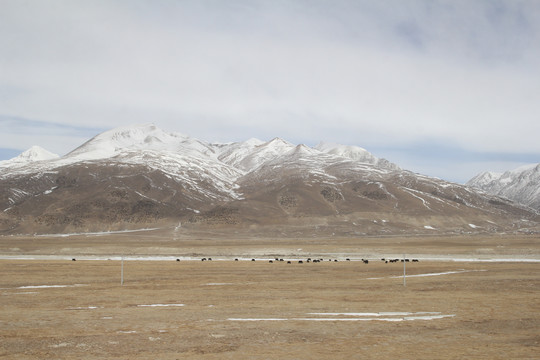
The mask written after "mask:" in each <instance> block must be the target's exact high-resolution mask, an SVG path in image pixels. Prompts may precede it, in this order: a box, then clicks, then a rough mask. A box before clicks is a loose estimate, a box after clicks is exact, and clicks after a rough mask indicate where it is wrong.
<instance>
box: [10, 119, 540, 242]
mask: <svg viewBox="0 0 540 360" xmlns="http://www.w3.org/2000/svg"><path fill="white" fill-rule="evenodd" d="M0 210H1V211H0V233H1V234H44V233H45V234H51V233H69V232H78V233H79V232H93V231H94V232H95V231H117V230H127V229H140V228H150V227H151V228H155V227H159V228H167V229H170V230H171V231H172V232H174V236H175V237H177V236H182V235H186V236H187V235H193V234H201V236H209V234H210V235H211V234H216V233H228V234H234V236H253V237H256V236H266V237H298V236H302V237H306V236H314V237H317V236H370V235H374V236H380V235H400V234H401V235H407V234H457V233H478V232H504V231H510V232H531V231H537V230H538V224H539V223H538V221H539V215H538V213H537V212H536V211H534V210H533V209H531V208H529V207H525V206H521V205H519V204H517V203H515V202H512V201H510V200H508V199H506V198H503V197H500V196H496V195H491V194H487V193H486V192H484V191H477V190H475V189H473V188H471V187H469V186H463V185H459V184H455V183H451V182H447V181H444V180H441V179H436V178H432V177H428V176H424V175H420V174H415V173H413V172H410V171H407V170H404V169H401V168H400V167H399V166H398V165H396V164H393V163H391V162H390V161H388V160H385V159H381V158H377V157H376V156H374V155H372V154H371V153H369V152H368V151H367V150H365V149H362V148H360V147H356V146H345V145H339V144H331V143H320V144H318V145H317V146H314V147H309V146H306V145H302V144H300V145H295V144H291V143H290V142H288V141H286V140H283V139H280V138H275V139H272V140H270V141H261V140H258V139H249V140H247V141H244V142H231V143H209V142H205V141H201V140H198V139H194V138H192V137H189V136H186V135H182V134H179V133H169V132H165V131H163V130H161V129H159V128H157V127H156V126H155V125H153V124H144V125H136V126H129V127H122V128H116V129H112V130H109V131H106V132H104V133H101V134H99V135H97V136H95V137H93V138H92V139H90V140H88V141H87V142H85V143H84V144H82V145H81V146H79V147H78V148H76V149H74V150H73V151H71V152H70V153H68V154H66V155H64V156H61V157H60V156H58V155H55V154H52V153H50V152H48V151H46V150H44V149H41V148H39V147H33V148H31V149H29V150H28V151H25V152H24V153H22V154H21V155H19V156H17V157H16V158H13V159H11V160H6V161H2V162H0Z"/></svg>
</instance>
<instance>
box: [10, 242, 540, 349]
mask: <svg viewBox="0 0 540 360" xmlns="http://www.w3.org/2000/svg"><path fill="white" fill-rule="evenodd" d="M150 235H151V234H147V235H146V236H144V235H141V234H140V235H138V236H129V237H127V236H126V237H122V236H119V237H117V238H116V239H114V240H115V241H111V238H107V237H94V238H91V239H90V238H87V237H83V236H81V237H70V238H53V237H51V238H15V237H5V238H1V239H0V245H1V248H0V253H2V255H11V256H16V255H23V254H27V255H28V254H30V255H36V256H37V255H61V256H73V257H79V260H77V261H71V260H70V259H66V260H41V259H38V260H14V259H4V260H0V272H1V274H2V278H1V280H0V358H5V359H46V358H50V359H104V358H107V359H149V358H154V359H199V358H201V359H202V358H204V359H254V358H257V359H313V358H326V359H345V358H352V359H375V358H377V359H388V358H400V359H464V358H467V359H538V358H539V356H538V354H540V331H539V329H540V263H538V262H453V261H428V260H421V261H420V262H414V263H406V266H407V268H406V270H407V275H408V277H407V282H406V285H407V286H403V279H402V277H400V275H402V274H403V264H402V263H392V264H385V263H384V262H382V261H380V260H371V261H370V262H369V264H364V263H362V262H361V261H350V262H349V261H344V259H343V258H340V261H339V262H334V261H328V259H329V258H332V259H334V258H336V257H338V256H342V255H345V254H352V255H351V257H352V258H356V257H358V258H359V257H360V256H361V255H363V254H365V256H362V257H369V256H370V255H372V256H373V257H374V256H379V255H381V254H384V253H386V254H401V253H407V254H408V255H409V254H410V255H411V256H410V257H411V258H412V257H414V256H416V255H418V256H417V257H419V258H422V256H423V257H429V256H430V257H433V256H435V255H445V256H454V255H459V256H458V257H467V256H470V257H474V258H479V257H481V258H486V259H487V258H488V257H493V258H501V257H513V258H518V257H529V258H538V253H539V246H538V245H539V239H538V237H537V236H536V237H534V236H531V237H526V236H524V237H489V236H483V237H472V238H467V237H459V238H458V237H456V238H403V239H397V238H388V239H356V240H355V239H349V240H344V241H337V240H336V241H334V240H328V241H324V240H321V239H318V240H313V239H303V240H302V239H300V240H299V239H294V240H285V239H281V240H275V241H272V240H270V239H268V240H264V239H260V240H258V241H254V242H252V243H251V245H249V246H248V247H244V245H245V243H244V240H234V239H223V240H220V241H218V245H217V246H212V242H211V241H209V240H208V241H207V240H201V239H192V240H189V241H180V242H179V241H176V242H171V241H169V240H163V239H161V240H160V239H157V238H155V239H154V241H152V238H151V236H150ZM121 239H125V240H124V241H121ZM245 242H246V243H247V240H245ZM265 249H266V250H265ZM299 249H301V250H299ZM122 253H123V254H140V255H142V254H145V255H173V254H174V255H177V256H192V255H193V256H198V255H201V254H207V255H206V256H214V258H213V261H204V262H203V261H179V262H178V261H174V260H169V261H124V278H125V283H124V285H123V286H121V285H120V273H121V262H120V261H118V260H104V261H98V260H92V261H84V260H80V257H81V256H89V255H105V254H122ZM249 254H254V255H257V257H258V258H262V257H264V256H267V257H270V256H269V255H271V254H279V256H283V257H289V258H293V257H294V258H296V257H297V256H300V255H301V257H302V258H303V259H306V258H307V257H308V256H309V254H317V255H320V256H322V257H323V258H325V261H323V262H320V263H306V262H305V261H304V263H303V264H299V263H298V262H297V261H291V264H287V261H284V262H274V263H269V262H268V261H262V260H257V261H255V262H252V261H238V262H236V261H234V260H233V259H232V258H231V256H232V257H234V256H236V255H242V256H247V255H249ZM321 254H323V255H321ZM332 254H334V255H332ZM312 257H313V256H312ZM317 257H318V256H317ZM285 260H287V258H286V259H285ZM421 274H431V276H412V275H421ZM45 285H46V286H45ZM53 285H56V286H64V287H52V286H53ZM141 305H153V306H141ZM165 305H168V306H165Z"/></svg>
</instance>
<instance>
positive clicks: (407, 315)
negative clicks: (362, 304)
mask: <svg viewBox="0 0 540 360" xmlns="http://www.w3.org/2000/svg"><path fill="white" fill-rule="evenodd" d="M308 315H320V316H339V315H344V316H354V317H348V318H344V317H341V318H328V317H321V318H290V319H285V318H228V319H227V320H228V321H389V322H399V321H414V320H434V319H443V318H448V317H454V316H455V315H454V314H448V315H444V314H441V313H440V312H415V313H411V312H379V313H308Z"/></svg>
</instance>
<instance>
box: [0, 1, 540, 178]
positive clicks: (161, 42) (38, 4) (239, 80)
mask: <svg viewBox="0 0 540 360" xmlns="http://www.w3.org/2000/svg"><path fill="white" fill-rule="evenodd" d="M539 64H540V1H537V0H523V1H521V0H506V1H505V0H451V1H445V0H425V1H422V0H354V1H349V0H265V1H262V0H260V1H259V0H227V1H222V0H192V1H189V0H185V1H182V0H39V1H38V0H0V160H3V159H8V158H11V157H14V156H16V155H17V154H19V153H20V152H22V151H24V150H26V149H28V148H30V147H31V146H33V145H39V146H41V147H43V148H45V149H47V150H49V151H51V152H53V153H57V154H59V155H64V154H66V153H68V152H69V151H71V150H73V149H74V148H76V147H77V146H79V145H81V144H82V143H84V142H85V141H86V140H88V139H90V138H91V137H93V136H95V135H97V134H98V133H100V132H102V131H105V130H109V129H111V128H114V127H119V126H126V125H131V124H141V123H154V124H155V125H156V126H158V127H159V128H161V129H162V130H164V131H168V132H179V133H182V134H186V135H189V136H192V137H195V138H198V139H201V140H205V141H209V142H232V141H244V140H247V139H249V138H252V137H255V138H259V139H261V140H270V139H272V138H274V137H281V138H283V139H286V140H288V141H290V142H292V143H295V144H300V143H302V144H306V145H308V146H314V145H316V144H317V143H319V142H320V141H326V142H334V143H340V144H346V145H356V146H360V147H363V148H365V149H367V150H368V151H370V152H371V153H373V154H374V155H375V156H378V157H384V158H386V159H388V160H390V161H392V162H394V163H397V164H398V165H399V166H401V167H402V168H404V169H408V170H412V171H414V172H418V173H422V174H425V175H430V176H435V177H439V178H442V179H445V180H449V181H455V182H460V183H463V182H466V181H467V180H468V179H470V178H471V177H473V176H474V175H476V174H478V173H479V172H482V171H488V170H489V171H500V172H501V171H505V170H510V169H513V168H516V167H518V166H520V165H523V164H529V163H538V162H540V141H539V139H540V65H539Z"/></svg>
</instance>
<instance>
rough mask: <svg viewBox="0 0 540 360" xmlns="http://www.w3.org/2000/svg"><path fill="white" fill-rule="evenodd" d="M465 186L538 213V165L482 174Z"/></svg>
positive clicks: (539, 180)
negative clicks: (524, 206) (505, 199)
mask: <svg viewBox="0 0 540 360" xmlns="http://www.w3.org/2000/svg"><path fill="white" fill-rule="evenodd" d="M466 185H468V186H471V187H474V188H477V189H480V190H483V191H485V192H487V193H488V194H493V195H498V196H502V197H505V198H508V199H510V200H512V201H515V202H517V203H520V204H523V205H526V206H530V207H531V208H534V209H536V210H539V211H540V164H531V165H526V166H522V167H519V168H517V169H514V170H510V171H506V172H504V173H495V172H490V171H487V172H483V173H480V174H478V175H476V176H475V177H473V178H472V179H471V180H469V181H468V182H467V184H466Z"/></svg>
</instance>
